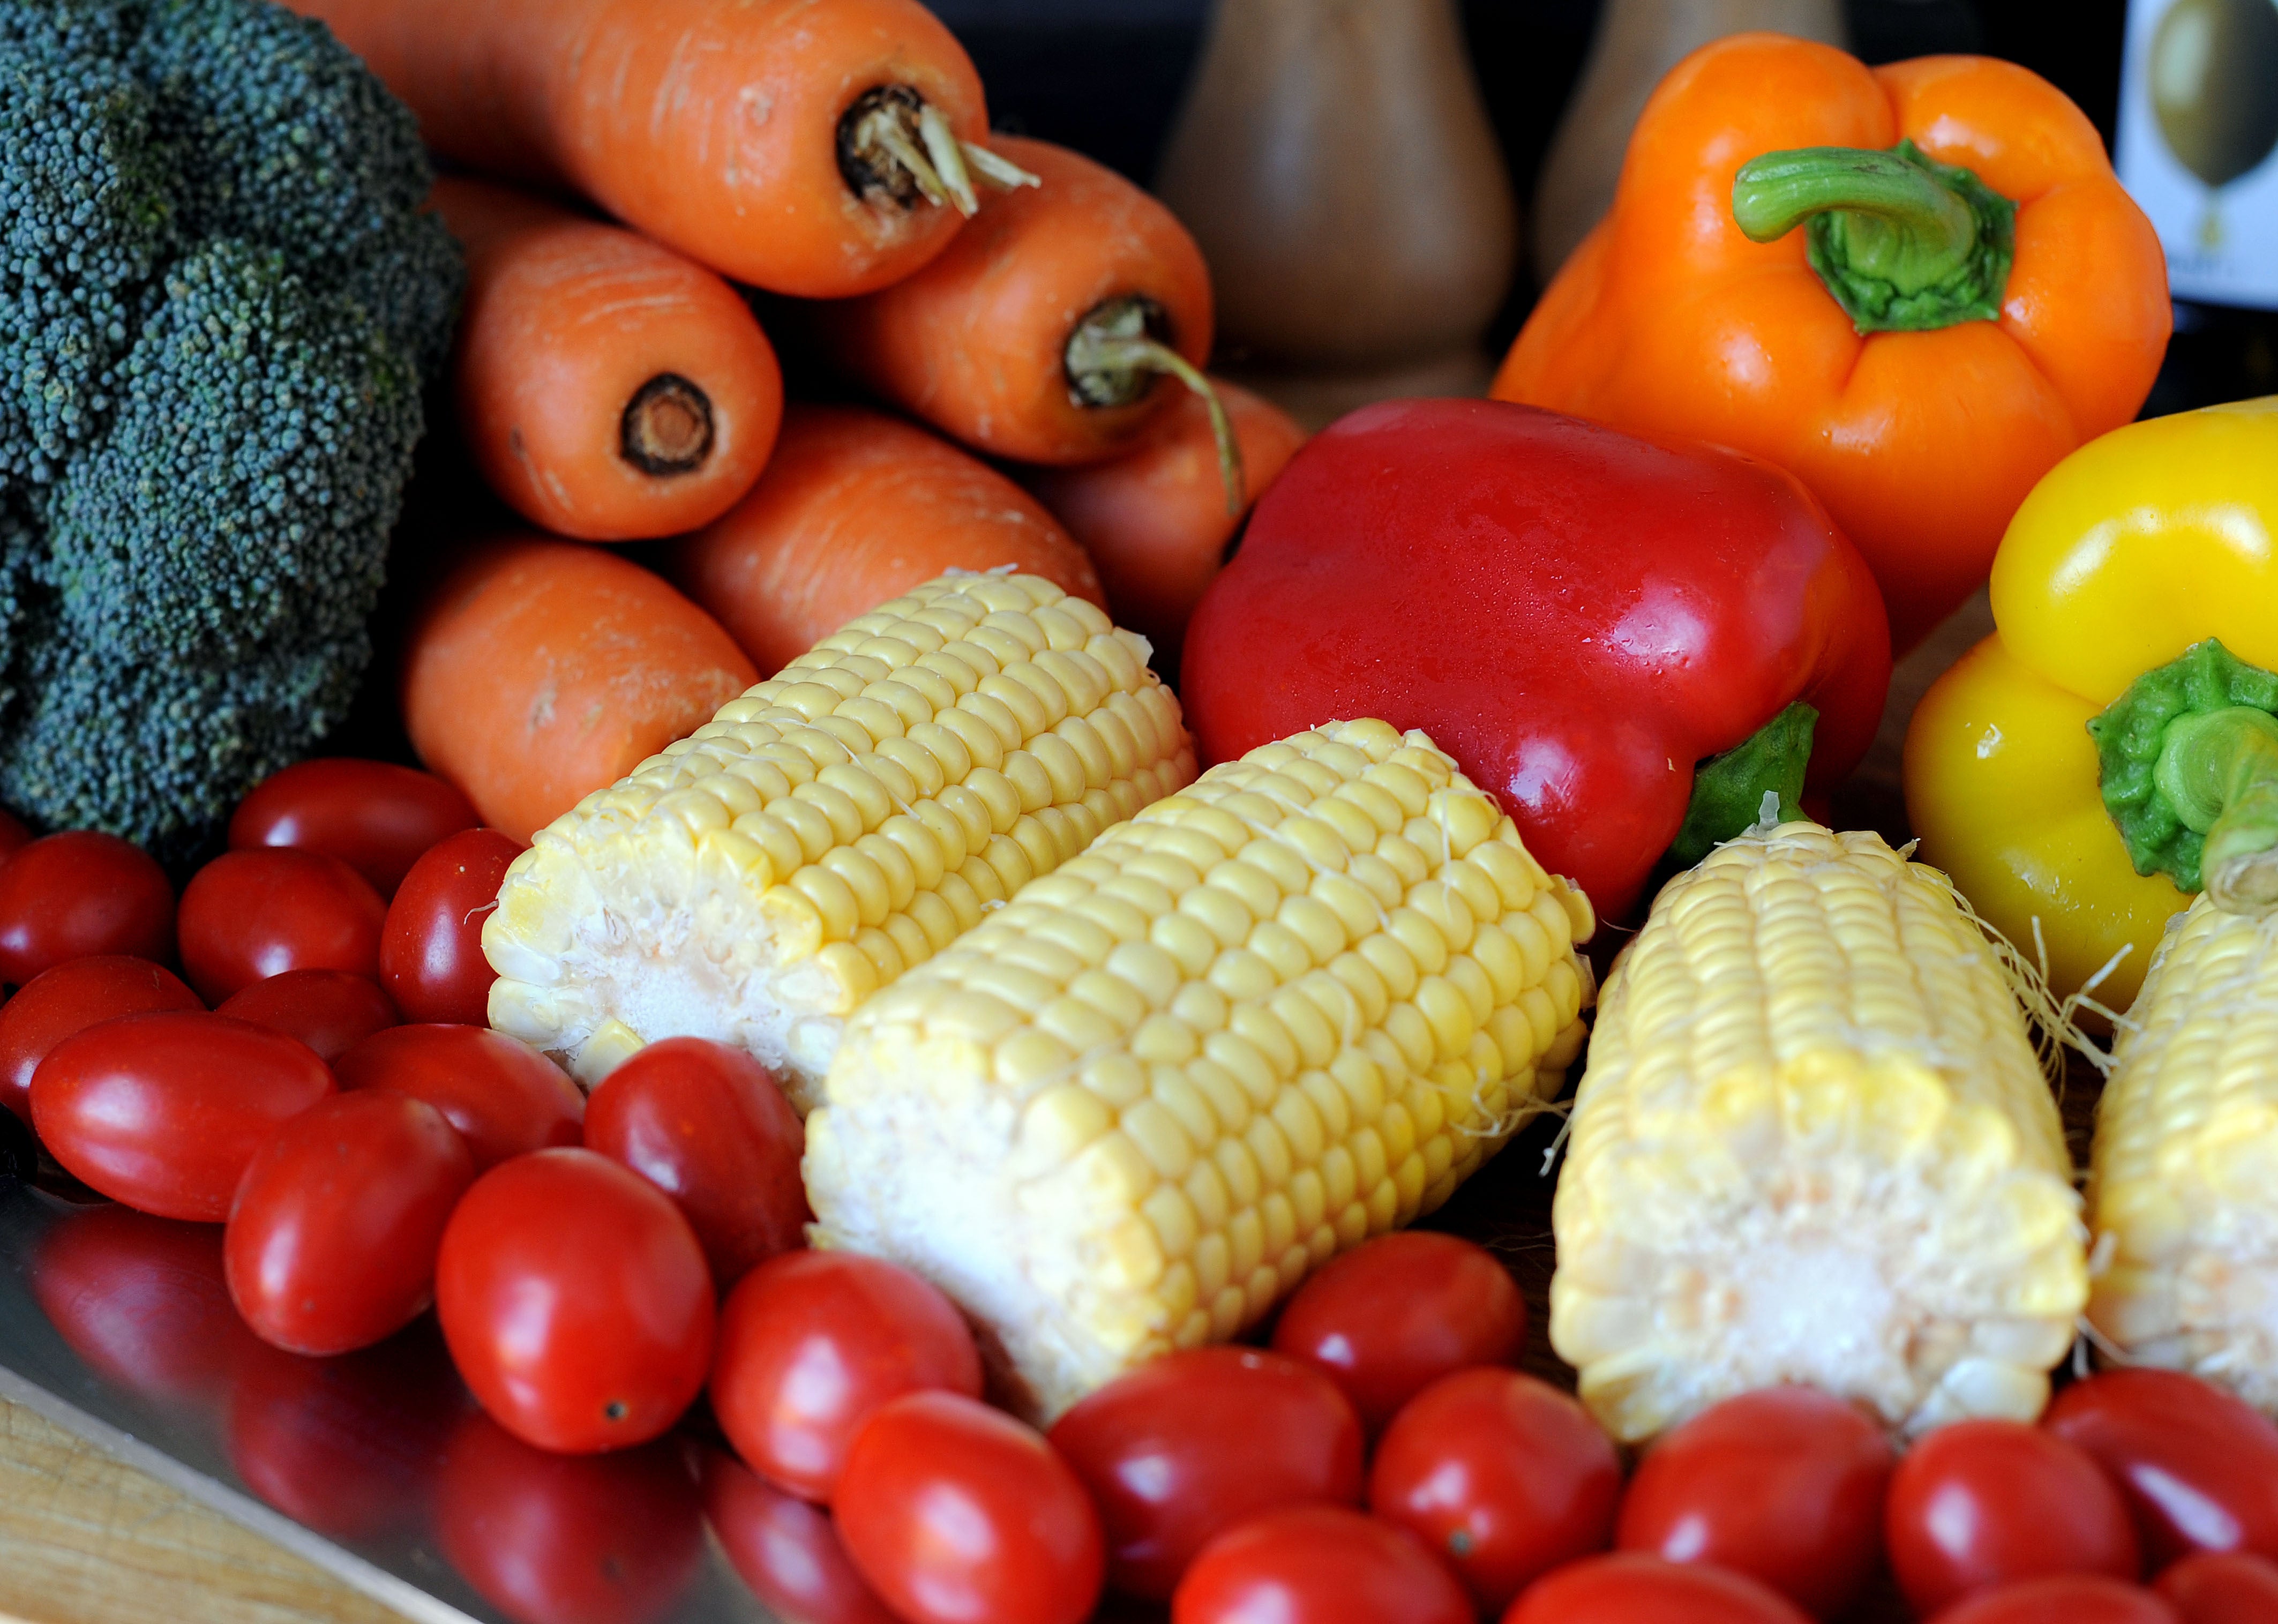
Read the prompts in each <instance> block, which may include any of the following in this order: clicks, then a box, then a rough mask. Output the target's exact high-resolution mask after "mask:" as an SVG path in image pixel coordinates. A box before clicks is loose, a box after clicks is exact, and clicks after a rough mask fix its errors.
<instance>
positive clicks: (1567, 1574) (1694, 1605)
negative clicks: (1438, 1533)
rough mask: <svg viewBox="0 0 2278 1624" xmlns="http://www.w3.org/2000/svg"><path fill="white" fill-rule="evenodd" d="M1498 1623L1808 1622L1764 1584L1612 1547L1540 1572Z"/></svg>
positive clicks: (1721, 1570)
mask: <svg viewBox="0 0 2278 1624" xmlns="http://www.w3.org/2000/svg"><path fill="white" fill-rule="evenodd" d="M1502 1624H1808V1615H1806V1614H1805V1613H1800V1612H1798V1611H1797V1609H1796V1606H1795V1604H1794V1603H1793V1602H1791V1601H1790V1600H1788V1598H1787V1597H1785V1596H1782V1595H1781V1594H1780V1593H1779V1592H1778V1591H1777V1590H1773V1589H1772V1588H1771V1587H1770V1585H1767V1584H1763V1583H1761V1582H1758V1581H1756V1580H1754V1579H1751V1578H1749V1577H1748V1576H1747V1574H1736V1573H1731V1572H1729V1571H1728V1570H1726V1569H1724V1568H1722V1567H1709V1566H1708V1565H1707V1564H1706V1563H1701V1562H1671V1561H1669V1560H1667V1559H1664V1558H1662V1557H1655V1556H1647V1555H1646V1554H1645V1553H1644V1552H1643V1551H1615V1552H1614V1553H1613V1554H1611V1555H1610V1556H1599V1557H1591V1558H1589V1559H1587V1560H1586V1561H1580V1562H1575V1563H1571V1564H1570V1565H1569V1566H1567V1567H1562V1568H1560V1569H1559V1570H1558V1571H1557V1572H1556V1573H1554V1574H1550V1575H1548V1577H1547V1578H1543V1579H1539V1580H1537V1581H1536V1582H1534V1583H1533V1584H1531V1585H1529V1586H1528V1587H1527V1588H1526V1590H1525V1593H1524V1594H1523V1595H1521V1596H1520V1597H1519V1598H1518V1599H1517V1601H1516V1602H1514V1603H1512V1604H1511V1607H1510V1612H1508V1613H1504V1614H1503V1615H1502Z"/></svg>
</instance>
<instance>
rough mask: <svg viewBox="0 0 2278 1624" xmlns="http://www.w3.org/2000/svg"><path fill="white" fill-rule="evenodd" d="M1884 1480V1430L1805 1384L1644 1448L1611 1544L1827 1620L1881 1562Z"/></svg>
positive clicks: (1754, 1398) (1747, 1400)
mask: <svg viewBox="0 0 2278 1624" xmlns="http://www.w3.org/2000/svg"><path fill="white" fill-rule="evenodd" d="M1890 1480H1891V1446H1890V1444H1889V1442H1888V1441H1887V1440H1886V1439H1885V1438H1884V1436H1883V1429H1881V1428H1880V1427H1878V1426H1877V1425H1876V1424H1875V1423H1874V1422H1873V1421H1870V1420H1869V1419H1868V1418H1867V1417H1866V1416H1865V1415H1862V1414H1861V1413H1859V1412H1858V1411H1857V1410H1855V1409H1854V1408H1853V1407H1852V1406H1849V1405H1847V1404H1845V1403H1844V1402H1843V1401H1842V1400H1841V1399H1839V1398H1830V1397H1829V1396H1828V1395H1827V1394H1825V1393H1822V1392H1816V1391H1814V1390H1812V1389H1810V1388H1808V1387H1772V1388H1767V1389H1765V1390H1762V1391H1761V1392H1754V1393H1743V1394H1741V1395H1740V1396H1739V1398H1727V1399H1726V1400H1725V1401H1724V1403H1722V1404H1719V1405H1714V1406H1710V1407H1709V1409H1706V1410H1704V1411H1702V1412H1701V1413H1700V1414H1698V1415H1696V1416H1694V1417H1693V1419H1692V1420H1691V1421H1686V1423H1685V1424H1684V1425H1683V1426H1681V1427H1678V1428H1677V1429H1675V1430H1674V1431H1672V1432H1670V1433H1668V1434H1666V1435H1664V1436H1663V1438H1662V1439H1661V1441H1660V1442H1659V1443H1657V1444H1655V1445H1654V1446H1653V1449H1652V1451H1651V1452H1649V1453H1647V1456H1646V1458H1645V1460H1644V1462H1643V1464H1642V1465H1640V1467H1638V1470H1637V1474H1636V1475H1635V1476H1633V1477H1632V1479H1631V1480H1630V1486H1629V1490H1628V1491H1627V1492H1626V1493H1625V1494H1624V1495H1623V1497H1622V1509H1621V1519H1620V1521H1619V1522H1618V1523H1617V1526H1616V1530H1615V1539H1614V1543H1615V1544H1617V1545H1618V1546H1619V1547H1620V1548H1621V1549H1623V1550H1624V1551H1651V1552H1652V1553H1653V1554H1654V1555H1655V1556H1660V1557H1666V1558H1667V1559H1669V1560H1670V1561H1672V1562H1707V1563H1709V1564H1711V1565H1712V1566H1715V1567H1724V1568H1729V1569H1731V1570H1732V1571H1733V1572H1735V1573H1742V1574H1747V1575H1748V1576H1749V1577H1750V1578H1752V1579H1760V1580H1762V1582H1764V1583H1766V1584H1768V1585H1770V1586H1771V1588H1772V1589H1773V1590H1777V1591H1778V1592H1779V1593H1780V1594H1781V1595H1783V1596H1785V1597H1787V1598H1788V1599H1789V1600H1790V1601H1792V1602H1793V1603H1794V1604H1795V1605H1797V1606H1799V1607H1800V1608H1802V1609H1803V1610H1804V1611H1805V1612H1806V1613H1811V1614H1813V1615H1815V1616H1816V1617H1818V1618H1830V1617H1832V1616H1834V1615H1835V1614H1837V1613H1841V1612H1843V1611H1844V1610H1845V1609H1846V1608H1847V1607H1849V1606H1850V1605H1851V1604H1852V1603H1853V1602H1854V1601H1856V1600H1857V1599H1858V1597H1859V1596H1860V1594H1861V1592H1862V1591H1863V1590H1865V1589H1866V1588H1867V1586H1868V1584H1869V1582H1871V1581H1872V1580H1873V1578H1874V1576H1875V1570H1876V1568H1877V1566H1878V1565H1879V1564H1880V1562H1881V1559H1882V1544H1883V1494H1884V1489H1885V1488H1886V1487H1887V1486H1888V1485H1889V1483H1890ZM1910 1594H1911V1593H1910Z"/></svg>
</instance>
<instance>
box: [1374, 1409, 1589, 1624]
mask: <svg viewBox="0 0 2278 1624" xmlns="http://www.w3.org/2000/svg"><path fill="white" fill-rule="evenodd" d="M1621 1492H1622V1468H1621V1461H1620V1459H1618V1457H1617V1455H1616V1454H1615V1452H1614V1445H1613V1442H1612V1440H1610V1439H1609V1438H1608V1437H1607V1436H1606V1435H1605V1434H1604V1432H1602V1431H1601V1430H1600V1429H1599V1427H1598V1423H1597V1422H1595V1421H1592V1420H1591V1419H1590V1416H1589V1413H1588V1412H1586V1410H1584V1409H1583V1408H1582V1406H1580V1405H1579V1404H1578V1403H1576V1402H1575V1401H1574V1399H1573V1398H1571V1397H1570V1396H1568V1395H1567V1394H1565V1393H1563V1392H1560V1391H1559V1390H1557V1389H1556V1388H1555V1387H1553V1386H1551V1385H1550V1384H1549V1383H1547V1382H1541V1381H1538V1380H1536V1379H1535V1378H1534V1377H1533V1376H1531V1375H1520V1374H1519V1373H1518V1372H1517V1371H1516V1370H1499V1369H1494V1368H1492V1367H1483V1368H1480V1369H1476V1370H1459V1371H1457V1372H1456V1374H1455V1375H1449V1376H1442V1377H1441V1378H1440V1380H1438V1381H1437V1382H1434V1383H1433V1384H1432V1385H1431V1386H1429V1387H1427V1388H1426V1389H1425V1390H1423V1391H1422V1392H1420V1393H1418V1394H1417V1395H1416V1397H1415V1398H1411V1399H1410V1400H1409V1402H1408V1404H1407V1406H1405V1407H1404V1408H1403V1409H1402V1410H1401V1412H1400V1413H1399V1414H1398V1415H1397V1416H1395V1417H1394V1418H1393V1422H1392V1425H1391V1426H1390V1427H1388V1428H1387V1429H1385V1434H1384V1436H1383V1438H1382V1439H1381V1440H1380V1442H1379V1443H1378V1444H1377V1449H1376V1459H1375V1460H1374V1461H1373V1462H1372V1464H1371V1466H1370V1468H1369V1478H1368V1504H1369V1509H1370V1510H1372V1511H1373V1512H1374V1513H1376V1514H1377V1515H1378V1516H1380V1517H1381V1518H1383V1519H1384V1520H1385V1521H1387V1522H1390V1523H1394V1524H1396V1525H1397V1526H1399V1527H1401V1528H1405V1529H1407V1530H1408V1531H1409V1532H1410V1533H1411V1534H1413V1535H1415V1536H1416V1537H1417V1538H1418V1539H1420V1540H1422V1541H1423V1542H1424V1544H1426V1545H1427V1546H1429V1547H1430V1548H1431V1549H1432V1550H1433V1551H1437V1552H1439V1553H1440V1555H1441V1557H1443V1558H1444V1559H1446V1560H1447V1562H1448V1564H1449V1567H1451V1568H1453V1569H1454V1571H1455V1572H1456V1574H1457V1575H1459V1576H1460V1577H1461V1578H1462V1579H1463V1581H1464V1584H1465V1585H1466V1586H1468V1587H1469V1588H1470V1590H1471V1592H1472V1595H1473V1596H1474V1597H1477V1598H1478V1600H1479V1605H1480V1606H1481V1607H1483V1608H1486V1609H1487V1610H1489V1611H1492V1610H1494V1609H1495V1608H1497V1607H1501V1606H1502V1605H1504V1604H1505V1603H1506V1602H1508V1601H1510V1598H1511V1597H1513V1596H1516V1595H1517V1593H1518V1592H1519V1590H1521V1589H1523V1588H1524V1587H1525V1585H1527V1584H1528V1583H1530V1582H1532V1581H1533V1580H1534V1579H1535V1578H1536V1577H1537V1576H1539V1575H1540V1574H1546V1573H1548V1572H1549V1571H1550V1570H1551V1569H1552V1568H1554V1567H1558V1566H1560V1565H1561V1564H1563V1563H1566V1562H1571V1561H1573V1560H1574V1559H1576V1558H1578V1557H1583V1556H1587V1555H1589V1554H1590V1553H1591V1552H1592V1551H1603V1550H1604V1549H1605V1548H1606V1547H1607V1546H1608V1545H1609V1544H1611V1543H1612V1541H1613V1537H1614V1513H1615V1508H1616V1505H1617V1504H1618V1502H1619V1501H1620V1498H1621Z"/></svg>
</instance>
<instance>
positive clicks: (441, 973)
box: [379, 829, 523, 1026]
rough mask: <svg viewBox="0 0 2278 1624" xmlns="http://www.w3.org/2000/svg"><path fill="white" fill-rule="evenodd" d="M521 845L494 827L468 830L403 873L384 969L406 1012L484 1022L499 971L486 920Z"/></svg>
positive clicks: (383, 952)
mask: <svg viewBox="0 0 2278 1624" xmlns="http://www.w3.org/2000/svg"><path fill="white" fill-rule="evenodd" d="M522 851H523V847H522V846H520V845H519V844H518V843H517V842H516V841H515V840H514V839H511V838H509V837H508V836H506V835H502V834H501V833H500V832H499V831H497V830H495V829H466V830H462V831H460V832H459V833H457V834H455V835H452V836H450V837H449V838H448V839H445V840H443V841H441V842H440V843H439V844H438V845H436V846H434V847H432V849H431V850H429V851H428V852H427V853H426V854H424V855H423V856H422V857H421V858H420V859H419V861H418V862H415V863H413V864H412V865H411V871H410V872H409V874H406V875H405V876H404V877H403V883H402V885H401V886H400V887H399V888H398V889H397V891H396V892H395V900H394V901H392V902H390V903H389V904H388V905H387V926H386V930H385V931H383V932H382V933H381V935H380V938H379V972H380V976H381V978H382V979H384V980H385V981H386V983H387V991H388V993H389V995H390V996H391V997H393V998H394V1000H395V1002H396V1007H399V1008H400V1009H401V1010H402V1011H403V1015H404V1018H405V1019H406V1020H409V1021H460V1022H463V1023H466V1024H467V1025H469V1026H480V1025H482V1024H483V1023H485V1021H487V1020H489V1019H490V1002H491V983H492V982H493V981H496V980H497V979H498V972H497V971H496V970H494V969H492V968H491V966H490V961H489V960H487V959H485V958H484V957H483V923H484V921H485V920H487V919H488V918H489V917H490V916H491V915H492V914H493V912H495V911H496V910H497V908H498V893H499V886H500V885H501V884H503V883H504V882H505V879H506V870H507V865H508V863H511V862H513V861H514V860H515V859H516V857H518V856H520V855H521V854H522Z"/></svg>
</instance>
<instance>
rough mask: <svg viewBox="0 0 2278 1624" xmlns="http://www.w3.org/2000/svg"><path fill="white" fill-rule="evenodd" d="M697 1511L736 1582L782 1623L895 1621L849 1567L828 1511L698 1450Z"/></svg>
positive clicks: (728, 1458)
mask: <svg viewBox="0 0 2278 1624" xmlns="http://www.w3.org/2000/svg"><path fill="white" fill-rule="evenodd" d="M701 1481H702V1482H703V1486H704V1516H705V1520H706V1521H708V1522H709V1523H711V1525H712V1532H713V1534H714V1536H715V1537H716V1538H718V1540H719V1542H720V1549H721V1550H722V1551H725V1552H726V1553H727V1556H728V1561H729V1564H730V1566H731V1567H734V1568H735V1570H736V1572H737V1574H738V1575H739V1576H741V1578H742V1579H743V1581H744V1582H745V1584H747V1585H749V1586H751V1587H752V1593H753V1595H755V1596H757V1597H759V1598H760V1600H761V1603H762V1604H763V1605H765V1606H766V1607H767V1609H768V1612H769V1613H772V1614H774V1615H775V1616H776V1617H778V1618H780V1619H782V1620H784V1624H900V1621H899V1620H897V1619H896V1618H895V1617H894V1615H893V1613H891V1611H890V1610H889V1609H888V1608H887V1606H886V1604H885V1603H883V1602H882V1601H880V1600H879V1599H878V1593H877V1592H876V1591H875V1590H872V1589H871V1588H870V1587H869V1586H868V1584H866V1583H864V1582H863V1580H862V1575H861V1574H858V1573H856V1572H855V1571H854V1561H853V1559H852V1558H851V1557H849V1556H848V1555H847V1554H846V1547H845V1544H844V1543H842V1542H841V1541H840V1539H839V1537H838V1529H837V1526H836V1525H835V1524H833V1523H832V1521H830V1513H828V1512H825V1511H822V1510H821V1509H820V1508H818V1507H816V1506H813V1505H808V1504H807V1503H806V1501H805V1500H802V1499H799V1498H797V1497H796V1496H794V1495H788V1494H785V1493H784V1492H783V1490H780V1489H776V1488H775V1487H773V1486H771V1485H770V1484H768V1483H767V1482H764V1481H763V1480H761V1478H760V1477H759V1475H757V1474H755V1473H754V1472H753V1471H752V1469H751V1468H750V1467H746V1466H745V1465H744V1463H743V1462H741V1461H740V1460H738V1459H736V1458H735V1457H734V1456H733V1455H730V1454H727V1453H725V1452H722V1451H720V1450H716V1449H714V1450H707V1451H706V1452H705V1453H704V1465H703V1467H702V1479H701Z"/></svg>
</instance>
